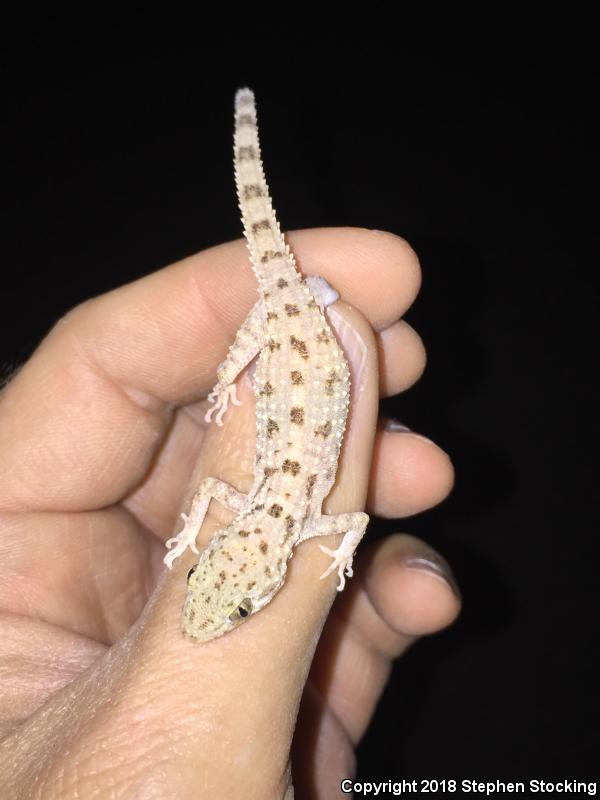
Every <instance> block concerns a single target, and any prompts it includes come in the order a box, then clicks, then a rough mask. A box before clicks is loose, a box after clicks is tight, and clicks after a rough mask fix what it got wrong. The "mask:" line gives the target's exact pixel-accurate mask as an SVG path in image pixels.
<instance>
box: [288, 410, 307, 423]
mask: <svg viewBox="0 0 600 800" xmlns="http://www.w3.org/2000/svg"><path fill="white" fill-rule="evenodd" d="M290 420H291V421H292V422H293V423H294V424H295V425H304V409H303V408H301V407H300V406H294V407H293V408H290Z"/></svg>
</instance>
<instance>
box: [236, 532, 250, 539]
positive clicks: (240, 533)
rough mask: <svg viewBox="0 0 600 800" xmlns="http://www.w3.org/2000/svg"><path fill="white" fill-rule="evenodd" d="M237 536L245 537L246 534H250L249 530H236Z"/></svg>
mask: <svg viewBox="0 0 600 800" xmlns="http://www.w3.org/2000/svg"><path fill="white" fill-rule="evenodd" d="M238 536H241V537H242V539H245V538H246V537H247V536H250V531H238Z"/></svg>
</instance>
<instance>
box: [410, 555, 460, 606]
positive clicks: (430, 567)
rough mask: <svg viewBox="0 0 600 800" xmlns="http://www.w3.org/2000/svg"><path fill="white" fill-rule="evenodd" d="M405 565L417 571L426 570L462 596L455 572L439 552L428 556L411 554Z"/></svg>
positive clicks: (457, 594) (458, 595)
mask: <svg viewBox="0 0 600 800" xmlns="http://www.w3.org/2000/svg"><path fill="white" fill-rule="evenodd" d="M404 566H405V567H408V568H409V569H414V570H416V571H417V572H425V573H426V574H427V575H431V576H432V577H433V578H437V579H438V580H441V581H443V582H444V583H446V584H447V585H448V586H449V587H450V588H451V589H452V591H453V592H454V594H455V595H456V596H457V597H460V590H459V588H458V584H457V582H456V578H455V577H454V573H453V572H452V570H451V569H450V565H449V564H448V562H447V561H446V559H445V558H442V556H440V555H439V553H435V554H432V555H430V556H429V557H427V558H426V557H425V556H411V557H409V558H407V559H406V560H405V562H404Z"/></svg>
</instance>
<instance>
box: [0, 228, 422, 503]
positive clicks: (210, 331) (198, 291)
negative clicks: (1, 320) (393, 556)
mask: <svg viewBox="0 0 600 800" xmlns="http://www.w3.org/2000/svg"><path fill="white" fill-rule="evenodd" d="M290 241H291V243H292V245H293V247H294V250H295V252H296V255H297V257H298V260H299V262H300V263H301V265H302V267H303V269H304V270H305V271H306V273H307V274H313V273H320V274H322V275H323V276H324V277H326V278H327V279H328V280H330V281H331V283H332V284H333V285H336V286H337V288H338V289H339V291H340V293H341V295H342V297H345V298H347V299H348V300H349V301H350V302H354V303H356V305H357V307H358V308H360V309H361V310H363V312H364V313H365V314H366V316H367V317H368V319H369V320H370V321H371V323H372V324H373V325H374V326H375V327H376V328H377V329H382V328H384V327H386V326H388V325H389V324H391V323H392V322H393V321H394V320H395V319H397V318H398V316H399V315H400V314H402V313H403V311H404V310H405V309H406V308H407V307H408V305H410V303H411V302H412V299H413V298H414V296H415V294H416V292H417V290H418V287H419V281H420V275H419V267H418V262H417V260H416V257H415V255H414V253H413V251H412V250H411V249H410V248H409V247H408V245H406V243H405V242H403V240H401V239H399V238H398V237H395V236H392V235H390V234H383V233H378V232H372V231H365V230H361V229H332V230H316V231H301V232H297V233H295V234H292V235H291V236H290ZM374 271H375V272H376V273H377V280H376V281H374V280H372V275H373V272H374ZM255 296H256V285H255V281H254V277H253V275H252V273H251V270H250V269H248V265H247V254H246V250H245V247H244V245H243V243H242V242H241V241H240V242H234V243H230V244H227V245H222V246H220V247H216V248H213V249H211V250H208V251H205V252H204V253H201V254H199V255H197V256H194V257H192V258H189V259H186V260H184V261H182V262H180V263H179V264H175V265H174V266H172V267H169V268H167V269H165V270H161V271H159V272H157V273H154V274H153V275H150V276H148V277H147V278H144V279H142V280H140V281H136V282H135V283H132V284H129V285H127V286H124V287H122V288H121V289H118V290H116V291H113V292H109V293H108V294H106V295H103V296H101V297H98V298H96V299H94V300H92V301H89V302H87V303H84V304H83V305H81V306H79V307H78V308H76V309H75V310H74V311H73V312H71V313H70V314H69V315H67V317H65V318H64V319H63V320H62V321H61V322H60V323H59V324H58V325H57V326H56V327H55V328H54V329H53V331H52V332H51V333H50V334H49V336H48V337H47V338H46V340H45V341H44V342H43V343H42V344H41V346H40V347H39V348H38V350H37V351H36V353H35V354H34V355H33V357H32V358H31V359H30V361H29V362H28V363H27V364H26V365H25V366H24V367H23V369H22V370H21V371H20V372H19V373H18V375H17V376H16V377H15V378H14V379H13V381H12V382H11V383H10V384H9V386H8V387H7V389H6V390H5V392H4V396H3V413H2V417H1V419H0V507H3V508H4V509H5V510H9V511H15V510H25V509H40V508H46V509H49V510H50V509H52V510H72V511H80V510H88V509H91V508H98V507H100V506H105V505H108V504H110V503H113V502H115V501H117V500H119V499H120V498H122V497H123V496H125V495H126V494H128V493H129V492H131V491H132V490H133V488H134V487H135V486H136V485H137V484H138V483H139V482H140V481H141V480H142V479H143V477H144V475H145V473H146V472H147V470H148V469H149V467H150V464H151V462H152V459H153V458H154V455H155V453H156V451H157V450H158V449H159V447H160V444H161V442H162V440H163V438H164V436H165V433H166V431H167V430H168V427H169V424H170V421H171V413H170V412H171V409H172V406H173V405H180V404H185V403H188V402H190V401H192V400H193V399H195V398H197V397H199V396H201V395H202V394H205V393H206V392H207V390H208V389H209V388H210V386H211V384H212V382H213V380H214V374H215V368H216V366H217V364H218V363H219V361H220V360H221V359H222V358H223V355H224V353H225V352H226V349H227V347H228V345H229V344H230V342H231V340H232V338H233V335H234V333H235V331H236V330H237V329H238V327H239V325H240V323H241V321H242V319H243V317H244V315H245V314H246V313H247V311H248V309H249V308H250V306H251V304H252V302H253V299H254V298H255Z"/></svg>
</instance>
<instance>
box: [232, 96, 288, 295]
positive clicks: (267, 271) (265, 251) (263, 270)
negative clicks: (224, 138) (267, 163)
mask: <svg viewBox="0 0 600 800" xmlns="http://www.w3.org/2000/svg"><path fill="white" fill-rule="evenodd" d="M234 107H235V133H234V137H233V153H234V164H235V185H236V189H237V196H238V203H239V207H240V211H241V214H242V222H243V225H244V235H245V237H246V241H247V243H248V249H249V250H250V257H251V260H252V268H253V270H254V273H255V274H256V277H257V279H258V281H259V283H260V284H263V286H264V285H265V284H266V283H269V281H270V279H271V278H270V276H271V277H272V276H273V275H277V277H278V279H281V278H284V273H285V278H288V279H293V278H299V274H298V272H297V270H296V265H295V262H294V258H293V256H292V254H291V252H290V249H289V247H288V245H287V244H286V242H285V239H284V237H283V234H282V232H281V228H280V226H279V222H278V221H277V216H276V214H275V210H274V209H273V205H272V203H271V197H270V195H269V187H268V185H267V181H266V178H265V173H264V169H263V164H262V159H261V153H260V141H259V137H258V125H257V121H256V103H255V99H254V92H253V91H252V90H251V89H249V88H248V87H243V88H242V89H238V91H237V92H236V94H235V103H234Z"/></svg>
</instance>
